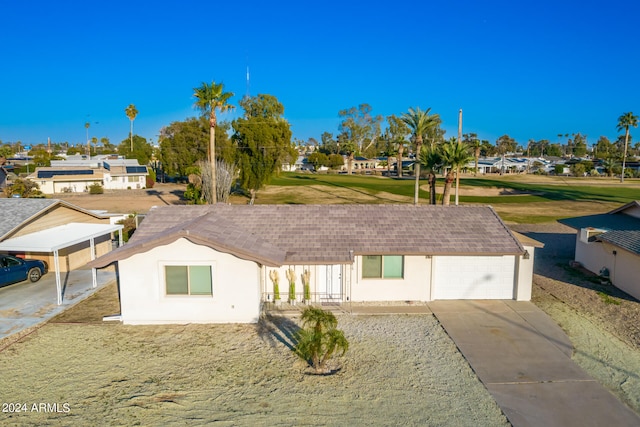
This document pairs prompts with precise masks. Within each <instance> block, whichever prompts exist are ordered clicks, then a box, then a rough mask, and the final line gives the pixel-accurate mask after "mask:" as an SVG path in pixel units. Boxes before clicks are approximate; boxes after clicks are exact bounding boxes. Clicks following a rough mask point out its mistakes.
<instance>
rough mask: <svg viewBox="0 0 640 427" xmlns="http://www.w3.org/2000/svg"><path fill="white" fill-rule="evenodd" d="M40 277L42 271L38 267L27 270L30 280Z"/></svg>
mask: <svg viewBox="0 0 640 427" xmlns="http://www.w3.org/2000/svg"><path fill="white" fill-rule="evenodd" d="M40 277H42V272H40V269H39V268H32V269H31V270H29V280H31V281H32V282H37V281H38V280H40Z"/></svg>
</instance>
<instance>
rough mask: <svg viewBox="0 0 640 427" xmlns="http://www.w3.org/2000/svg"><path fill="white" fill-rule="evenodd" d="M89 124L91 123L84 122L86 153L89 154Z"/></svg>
mask: <svg viewBox="0 0 640 427" xmlns="http://www.w3.org/2000/svg"><path fill="white" fill-rule="evenodd" d="M90 126H91V123H89V122H86V123H85V124H84V128H85V129H86V130H87V155H91V148H89V127H90Z"/></svg>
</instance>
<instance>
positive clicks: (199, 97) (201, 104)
mask: <svg viewBox="0 0 640 427" xmlns="http://www.w3.org/2000/svg"><path fill="white" fill-rule="evenodd" d="M193 91H194V93H193V96H194V97H195V98H196V102H195V104H194V106H195V107H196V108H197V109H198V110H200V111H201V112H202V114H203V115H204V116H206V115H208V116H209V163H211V169H212V170H211V191H210V193H211V196H210V199H211V200H210V203H212V204H214V203H216V201H217V200H216V199H217V197H216V194H217V193H216V133H215V130H216V124H217V121H218V119H217V117H216V110H219V111H220V112H221V113H222V112H225V111H227V110H232V109H233V108H234V106H233V105H230V104H228V101H229V98H231V97H232V96H233V92H225V91H224V84H223V83H217V84H216V82H215V81H212V82H211V84H208V83H205V82H203V83H202V85H201V86H200V87H196V88H193Z"/></svg>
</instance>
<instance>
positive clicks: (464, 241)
mask: <svg viewBox="0 0 640 427" xmlns="http://www.w3.org/2000/svg"><path fill="white" fill-rule="evenodd" d="M179 237H185V238H188V239H190V240H192V241H194V243H198V244H205V245H207V246H210V247H214V248H215V249H217V250H222V251H224V252H228V253H231V254H234V255H236V256H238V257H240V258H244V259H250V260H254V261H257V262H260V263H264V264H267V265H285V264H303V263H304V264H325V263H350V262H352V261H353V255H363V254H378V255H393V254H398V255H506V254H522V253H523V252H524V250H523V248H522V246H521V245H520V243H519V242H518V240H517V239H516V238H515V237H514V236H513V234H512V233H511V232H510V231H509V229H508V228H507V227H506V226H505V225H504V223H503V222H502V221H501V220H500V218H499V217H498V215H497V214H496V213H495V211H494V210H493V209H492V208H491V207H489V206H429V205H427V206H413V205H254V206H249V205H222V204H219V205H215V206H164V207H158V208H154V209H152V210H151V211H150V213H149V215H148V216H147V218H146V219H145V220H144V221H143V222H142V223H141V225H140V227H139V229H138V231H136V233H135V234H134V236H133V238H132V239H131V241H130V242H129V243H128V244H127V245H125V246H123V247H122V248H120V249H118V250H116V251H114V252H112V253H110V254H108V255H106V256H104V257H101V258H100V259H99V260H97V261H98V262H97V264H96V265H100V266H102V265H107V264H109V263H111V262H113V261H115V260H118V259H125V258H128V257H129V256H131V255H133V254H135V253H139V252H144V251H146V250H148V249H150V248H151V247H153V246H157V245H161V244H166V243H169V242H170V241H173V240H175V239H177V238H179Z"/></svg>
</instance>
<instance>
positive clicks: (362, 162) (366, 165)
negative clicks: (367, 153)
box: [353, 156, 381, 170]
mask: <svg viewBox="0 0 640 427" xmlns="http://www.w3.org/2000/svg"><path fill="white" fill-rule="evenodd" d="M380 164H381V161H380V160H379V159H367V158H366V157H362V156H356V157H355V158H354V159H353V168H354V169H356V170H371V169H376V168H377V167H379V166H380Z"/></svg>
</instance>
